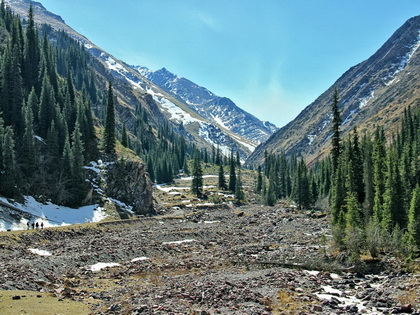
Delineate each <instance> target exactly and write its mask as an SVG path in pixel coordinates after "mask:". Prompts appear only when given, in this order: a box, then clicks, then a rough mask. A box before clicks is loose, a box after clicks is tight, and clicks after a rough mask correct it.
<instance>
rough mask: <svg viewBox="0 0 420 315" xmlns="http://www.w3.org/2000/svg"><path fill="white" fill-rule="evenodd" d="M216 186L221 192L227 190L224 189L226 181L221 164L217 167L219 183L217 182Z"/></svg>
mask: <svg viewBox="0 0 420 315" xmlns="http://www.w3.org/2000/svg"><path fill="white" fill-rule="evenodd" d="M217 186H218V187H219V189H221V190H225V189H226V188H227V187H226V179H225V171H224V169H223V165H222V164H220V166H219V181H218V184H217Z"/></svg>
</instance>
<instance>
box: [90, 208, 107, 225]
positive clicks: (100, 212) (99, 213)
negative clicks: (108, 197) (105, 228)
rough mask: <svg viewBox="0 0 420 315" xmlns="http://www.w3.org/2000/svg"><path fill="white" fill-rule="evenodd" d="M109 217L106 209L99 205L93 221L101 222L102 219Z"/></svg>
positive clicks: (94, 212)
mask: <svg viewBox="0 0 420 315" xmlns="http://www.w3.org/2000/svg"><path fill="white" fill-rule="evenodd" d="M107 217H108V215H107V214H106V212H105V209H104V208H102V207H97V208H96V209H95V210H94V211H93V218H92V222H101V221H102V220H104V219H105V218H107Z"/></svg>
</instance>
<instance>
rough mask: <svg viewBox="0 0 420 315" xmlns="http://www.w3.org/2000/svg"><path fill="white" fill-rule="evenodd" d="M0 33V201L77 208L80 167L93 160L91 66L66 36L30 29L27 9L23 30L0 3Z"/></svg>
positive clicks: (80, 197) (82, 184)
mask: <svg viewBox="0 0 420 315" xmlns="http://www.w3.org/2000/svg"><path fill="white" fill-rule="evenodd" d="M0 27H1V30H0V31H1V34H2V42H1V81H0V105H1V107H0V108H1V121H0V139H1V141H0V148H1V150H0V153H1V162H2V163H1V164H0V165H1V172H0V177H1V180H0V183H1V184H0V194H1V195H3V196H6V197H17V196H18V195H19V194H31V195H35V196H43V198H45V199H51V198H52V199H54V200H56V201H57V202H58V203H62V204H68V205H73V206H77V205H80V204H81V203H82V202H83V199H84V197H85V196H86V193H87V190H88V187H87V185H86V182H85V174H84V170H83V166H84V163H85V161H89V160H91V159H94V158H96V157H97V156H98V153H99V147H98V145H99V142H98V139H97V136H96V133H95V130H94V118H93V116H92V111H91V106H92V105H96V104H98V102H99V98H98V93H97V90H96V87H95V83H94V78H93V74H92V72H91V71H90V70H89V63H90V58H89V56H88V55H87V54H85V53H84V52H83V51H82V50H81V49H80V47H79V45H78V44H77V43H76V42H74V41H73V40H72V39H70V38H69V37H68V36H66V35H65V34H64V33H55V32H53V31H52V30H51V28H49V27H47V26H44V27H42V28H41V29H38V28H36V27H35V24H34V21H33V12H32V9H31V11H30V12H29V15H28V20H27V21H25V22H24V25H22V23H21V20H20V18H19V17H17V16H15V15H14V14H13V13H12V11H11V10H10V9H9V8H7V7H5V5H4V3H2V5H1V8H0ZM51 40H54V45H51V44H50V41H51Z"/></svg>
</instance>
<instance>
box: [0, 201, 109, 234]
mask: <svg viewBox="0 0 420 315" xmlns="http://www.w3.org/2000/svg"><path fill="white" fill-rule="evenodd" d="M24 200H25V202H24V203H23V204H21V203H18V202H10V201H8V200H7V199H6V198H3V197H0V201H2V202H3V203H4V204H6V205H9V206H10V207H12V208H16V209H18V210H20V211H22V212H24V213H26V214H29V215H30V216H31V217H32V218H33V219H31V220H30V221H31V222H39V223H41V222H43V223H44V227H51V226H61V225H68V224H77V223H87V222H98V221H94V220H98V219H99V218H101V217H104V214H101V211H102V210H101V209H99V210H97V208H98V206H99V205H98V204H93V205H88V206H84V207H80V208H77V209H73V208H69V207H65V206H59V205H56V204H53V203H51V202H47V203H45V204H43V203H40V202H38V201H36V200H35V198H34V197H32V196H25V197H24ZM96 211H99V213H95V212H96ZM27 222H28V220H27V219H21V220H20V222H13V223H3V224H2V225H0V229H1V230H7V229H11V230H23V229H26V228H27V226H26V223H27Z"/></svg>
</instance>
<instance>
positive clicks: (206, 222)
mask: <svg viewBox="0 0 420 315" xmlns="http://www.w3.org/2000/svg"><path fill="white" fill-rule="evenodd" d="M203 223H204V224H216V223H220V221H204V222H203Z"/></svg>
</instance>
